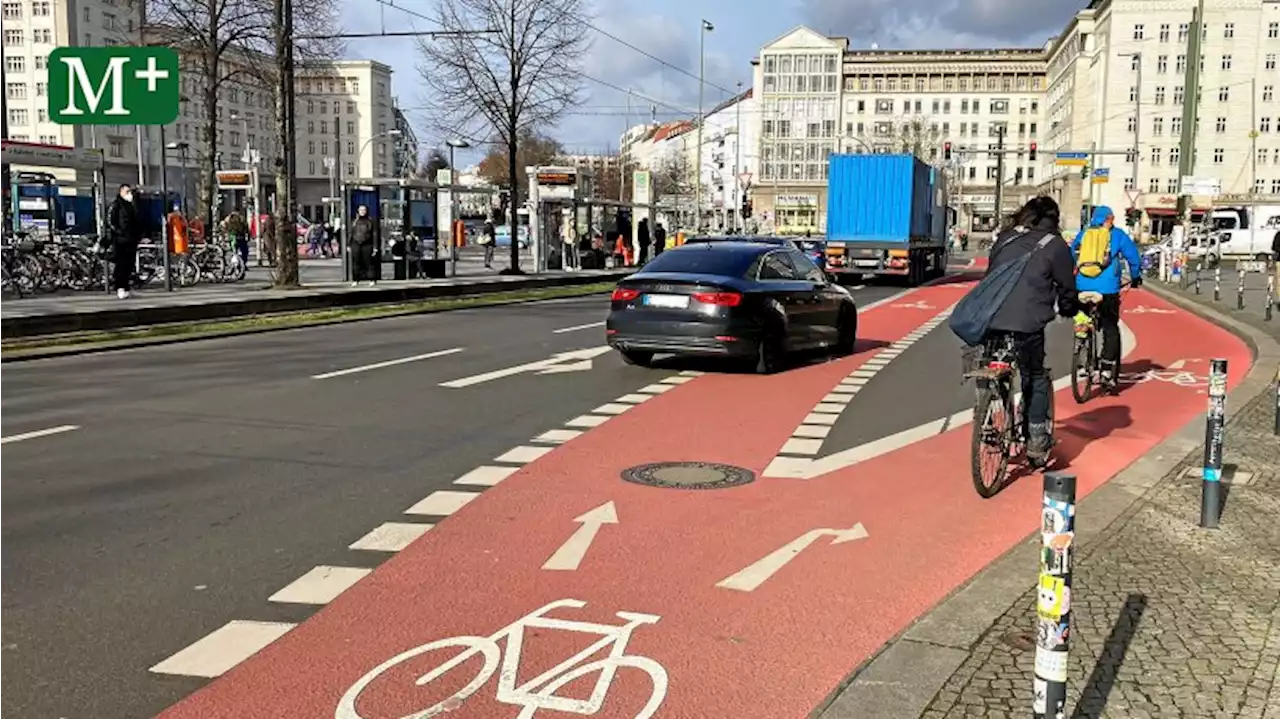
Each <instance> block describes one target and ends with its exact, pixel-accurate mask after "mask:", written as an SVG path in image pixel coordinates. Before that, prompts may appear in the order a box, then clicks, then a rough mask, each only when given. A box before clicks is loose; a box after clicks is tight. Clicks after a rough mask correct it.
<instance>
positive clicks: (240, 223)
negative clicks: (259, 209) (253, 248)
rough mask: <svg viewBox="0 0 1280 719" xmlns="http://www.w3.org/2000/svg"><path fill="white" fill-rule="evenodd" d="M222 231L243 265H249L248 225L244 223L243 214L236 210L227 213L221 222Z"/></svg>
mask: <svg viewBox="0 0 1280 719" xmlns="http://www.w3.org/2000/svg"><path fill="white" fill-rule="evenodd" d="M222 231H223V233H224V234H226V236H227V239H229V240H231V243H232V244H233V245H234V246H235V248H236V253H237V254H239V255H240V259H241V260H244V263H245V264H246V265H247V264H249V225H248V223H247V222H245V219H244V214H243V212H242V211H241V210H240V209H239V208H237V209H234V210H232V211H231V212H229V213H227V216H226V217H225V218H223V220H222Z"/></svg>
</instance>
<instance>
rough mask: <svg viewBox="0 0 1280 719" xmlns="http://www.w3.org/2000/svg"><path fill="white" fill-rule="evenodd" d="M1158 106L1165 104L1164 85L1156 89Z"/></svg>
mask: <svg viewBox="0 0 1280 719" xmlns="http://www.w3.org/2000/svg"><path fill="white" fill-rule="evenodd" d="M1156 104H1157V105H1163V104H1164V86H1163V85H1161V86H1160V87H1157V88H1156Z"/></svg>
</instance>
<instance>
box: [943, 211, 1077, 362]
mask: <svg viewBox="0 0 1280 719" xmlns="http://www.w3.org/2000/svg"><path fill="white" fill-rule="evenodd" d="M1026 235H1027V233H1026V232H1022V233H1019V234H1017V235H1014V236H1013V237H1010V238H1009V239H1008V240H1005V241H1004V242H1003V243H1001V244H1000V245H999V246H997V247H996V248H995V249H993V250H992V251H991V256H992V257H995V256H996V253H997V252H998V251H999V250H1000V249H1003V248H1004V247H1007V246H1008V245H1009V243H1011V242H1013V241H1014V240H1017V239H1019V238H1021V237H1025V236H1026ZM1053 237H1054V236H1053V235H1052V234H1048V233H1046V234H1045V236H1044V237H1043V238H1041V240H1040V241H1039V242H1038V243H1036V246H1035V249H1033V250H1031V251H1030V252H1028V253H1026V254H1024V255H1023V256H1021V257H1019V258H1018V259H1016V260H1014V261H1012V262H1006V263H1004V264H1003V265H1000V266H998V267H996V268H994V269H992V270H990V271H988V272H987V276H986V277H983V278H982V281H981V282H979V283H978V285H977V286H976V287H974V288H973V289H972V290H969V294H967V295H965V296H964V297H963V298H962V299H961V300H960V302H959V303H957V304H956V308H955V309H954V310H952V312H951V319H950V320H948V322H947V326H948V327H950V328H951V331H952V332H954V333H956V336H957V337H959V338H960V339H961V340H964V343H965V344H966V345H969V346H970V347H973V346H975V345H979V344H982V340H983V338H984V337H986V336H987V330H989V329H990V328H991V321H992V320H994V319H995V316H996V313H997V312H999V311H1000V308H1001V307H1002V306H1003V305H1004V303H1005V300H1007V299H1009V294H1010V293H1012V292H1013V288H1014V287H1017V286H1018V281H1019V280H1020V279H1022V273H1023V272H1025V271H1026V269H1027V263H1028V262H1030V261H1031V255H1033V254H1035V253H1036V252H1038V251H1040V250H1042V249H1044V248H1045V247H1046V246H1048V244H1049V242H1051V241H1052V240H1053Z"/></svg>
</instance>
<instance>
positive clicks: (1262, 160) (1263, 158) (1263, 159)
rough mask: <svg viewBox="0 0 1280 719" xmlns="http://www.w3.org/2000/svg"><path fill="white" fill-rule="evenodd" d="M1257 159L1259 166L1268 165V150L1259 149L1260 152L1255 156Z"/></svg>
mask: <svg viewBox="0 0 1280 719" xmlns="http://www.w3.org/2000/svg"><path fill="white" fill-rule="evenodd" d="M1255 159H1256V161H1257V163H1258V164H1259V165H1265V164H1267V149H1266V148H1265V147H1260V148H1258V152H1257V155H1256V156H1255Z"/></svg>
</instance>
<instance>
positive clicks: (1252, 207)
mask: <svg viewBox="0 0 1280 719" xmlns="http://www.w3.org/2000/svg"><path fill="white" fill-rule="evenodd" d="M1249 115H1250V118H1251V119H1250V121H1249V167H1250V173H1249V174H1250V178H1249V231H1250V233H1251V234H1252V233H1256V232H1257V231H1258V225H1257V222H1258V78H1256V77H1255V78H1251V79H1250V80H1249ZM1254 236H1256V235H1254ZM1267 301H1268V302H1270V301H1271V298H1270V297H1268V298H1267ZM1277 412H1280V408H1278V409H1277Z"/></svg>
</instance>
